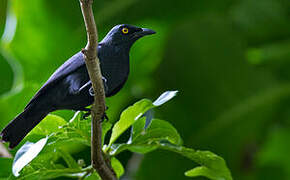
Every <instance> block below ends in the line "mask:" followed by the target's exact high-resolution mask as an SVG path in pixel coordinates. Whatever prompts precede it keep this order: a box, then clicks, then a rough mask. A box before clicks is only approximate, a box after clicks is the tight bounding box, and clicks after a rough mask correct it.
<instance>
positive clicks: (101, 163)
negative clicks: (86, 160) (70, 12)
mask: <svg viewBox="0 0 290 180" xmlns="http://www.w3.org/2000/svg"><path fill="white" fill-rule="evenodd" d="M92 3H93V0H80V4H81V10H82V14H83V17H84V21H85V26H86V31H87V38H88V43H87V45H86V47H85V49H83V50H82V52H83V54H84V57H85V62H86V67H87V69H88V73H89V76H90V79H91V82H92V86H93V89H94V94H95V96H94V103H93V105H92V108H91V114H92V134H91V159H92V166H93V168H94V169H96V170H97V172H98V174H99V175H100V176H101V178H102V179H103V180H116V179H117V178H116V173H115V172H114V171H113V170H112V168H111V167H110V165H109V164H108V163H106V161H105V158H104V156H103V152H102V126H101V121H102V118H103V116H104V113H105V110H106V105H105V91H104V86H103V81H102V75H101V70H100V62H99V59H98V56H97V47H98V35H97V27H96V24H95V19H94V14H93V9H92Z"/></svg>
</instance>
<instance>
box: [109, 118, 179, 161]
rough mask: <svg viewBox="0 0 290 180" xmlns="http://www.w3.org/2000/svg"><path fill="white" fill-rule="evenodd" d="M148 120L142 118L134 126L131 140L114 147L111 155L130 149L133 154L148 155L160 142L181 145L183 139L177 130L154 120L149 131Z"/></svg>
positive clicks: (164, 122)
mask: <svg viewBox="0 0 290 180" xmlns="http://www.w3.org/2000/svg"><path fill="white" fill-rule="evenodd" d="M145 121H146V118H145V117H143V118H140V119H138V120H137V121H136V123H135V124H134V125H133V129H132V134H131V137H130V140H129V141H128V142H127V143H126V144H119V145H114V146H112V151H111V152H110V154H111V155H113V156H115V155H116V154H118V153H120V152H122V151H124V150H126V149H128V150H130V151H132V152H138V153H142V154H144V153H148V152H150V151H152V150H155V149H156V148H157V146H156V143H158V142H159V141H162V140H163V141H169V142H170V143H172V144H176V145H181V144H182V139H181V137H180V135H179V133H178V132H177V130H176V129H175V128H174V127H173V126H172V125H171V124H170V123H169V122H167V121H164V120H160V119H153V120H152V122H151V124H150V125H149V127H148V128H147V129H144V126H145Z"/></svg>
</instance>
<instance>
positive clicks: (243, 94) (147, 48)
mask: <svg viewBox="0 0 290 180" xmlns="http://www.w3.org/2000/svg"><path fill="white" fill-rule="evenodd" d="M94 12H95V17H96V21H97V24H98V30H99V36H100V39H101V38H102V37H104V35H105V34H106V32H108V31H109V30H110V28H112V27H113V26H114V25H116V24H121V23H128V24H134V25H138V26H141V27H147V28H151V29H154V30H155V31H157V34H156V35H154V36H150V37H146V38H143V39H141V40H139V41H138V42H137V43H136V44H135V45H134V46H133V48H132V50H131V53H130V57H131V67H130V71H131V72H130V77H129V80H128V82H127V83H126V85H125V87H124V88H123V89H122V91H121V92H120V93H118V94H117V95H116V96H114V97H112V98H109V99H108V100H107V104H108V106H109V107H110V109H109V110H108V115H109V117H110V119H111V120H112V121H114V120H117V119H118V116H119V114H120V112H121V111H122V109H124V108H125V107H127V106H128V105H130V104H132V103H133V102H135V101H136V100H139V99H141V98H144V97H148V98H151V99H155V98H156V97H158V96H159V94H161V92H163V91H166V90H179V94H178V96H177V97H176V98H174V100H172V101H170V102H169V103H167V104H166V105H164V106H163V107H161V108H160V109H159V110H157V111H155V112H154V113H155V115H156V116H157V117H158V118H162V119H165V120H167V121H170V122H171V123H172V124H173V125H174V126H175V127H176V129H177V130H178V131H179V133H180V134H181V136H182V137H183V140H184V144H185V145H186V146H187V147H192V148H195V149H202V150H210V151H212V152H215V153H216V154H218V155H220V156H222V157H223V158H224V159H225V160H226V162H227V164H228V167H229V168H230V170H231V172H232V175H233V178H234V179H249V180H252V179H253V180H254V179H261V180H267V179H290V157H289V152H290V143H289V139H290V71H289V70H290V23H289V20H290V1H289V0H256V1H253V0H232V1H230V0H218V1H217V0H207V1H204V0H195V1H193V0H180V1H171V0H168V1H165V0H160V1H156V0H146V1H144V0H143V1H141V0H107V1H104V0H99V1H96V0H95V2H94ZM0 37H2V38H1V46H0V83H1V84H0V128H3V127H4V126H5V125H6V124H7V123H8V122H9V121H10V120H11V119H13V117H14V116H16V115H17V113H19V112H21V110H22V109H23V108H24V106H25V104H26V103H27V102H28V100H29V99H30V98H31V97H32V96H33V94H34V93H35V92H36V91H37V90H38V89H39V88H40V86H41V85H42V84H43V83H44V82H45V81H46V80H47V79H48V78H49V76H50V75H51V74H52V73H53V72H54V70H55V69H56V68H57V67H58V66H60V65H61V64H62V63H63V62H64V61H65V60H66V59H68V58H69V57H71V56H72V55H73V54H75V53H76V52H78V51H79V50H80V49H81V48H82V47H84V46H85V44H86V33H85V29H84V24H83V19H82V15H81V12H80V7H79V2H78V1H77V0H61V1H59V0H38V1H35V0H25V1H21V0H13V1H12V0H11V1H7V0H1V1H0ZM56 114H59V115H61V116H63V117H65V118H66V119H67V120H69V119H70V117H71V116H72V114H73V112H70V111H60V112H56ZM12 153H14V151H13V152H12ZM80 153H82V154H83V155H84V156H89V151H84V152H80ZM131 155H132V154H131V153H122V154H120V155H119V157H118V158H119V159H121V160H122V163H123V164H124V165H126V166H127V167H136V168H137V170H136V171H135V170H132V168H129V169H130V170H129V171H128V172H130V173H131V174H129V176H132V177H134V178H133V179H137V180H147V179H167V180H176V179H178V180H182V179H190V178H188V177H185V176H184V174H183V173H184V171H186V170H188V169H189V168H191V167H192V162H191V161H189V160H187V159H185V158H183V157H180V156H178V155H176V154H174V153H169V152H164V151H157V152H152V153H150V154H147V155H145V156H144V157H141V158H140V157H139V156H138V157H136V156H135V155H134V158H133V159H132V158H131ZM136 159H137V160H136ZM128 160H129V161H128ZM139 161H140V163H138V162H139ZM133 169H134V168H133ZM0 171H1V169H0ZM132 171H134V172H132ZM196 179H198V178H196ZM200 179H202V178H200Z"/></svg>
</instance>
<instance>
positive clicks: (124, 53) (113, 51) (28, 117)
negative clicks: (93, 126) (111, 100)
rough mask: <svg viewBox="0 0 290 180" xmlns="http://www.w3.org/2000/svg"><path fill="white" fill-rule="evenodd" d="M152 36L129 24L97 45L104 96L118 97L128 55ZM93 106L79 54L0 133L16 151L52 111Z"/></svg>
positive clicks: (56, 72) (108, 34) (85, 70)
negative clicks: (140, 40)
mask: <svg viewBox="0 0 290 180" xmlns="http://www.w3.org/2000/svg"><path fill="white" fill-rule="evenodd" d="M155 33H156V32H155V31H153V30H151V29H148V28H141V27H137V26H134V25H129V24H119V25H116V26H114V27H113V28H112V29H111V30H110V31H109V32H108V33H107V35H106V36H105V37H104V38H103V40H102V41H101V42H99V43H98V47H97V48H98V58H99V60H100V68H101V73H102V79H103V84H104V90H105V96H106V97H111V96H113V95H115V94H116V93H118V92H119V91H120V90H121V89H122V87H123V86H124V84H125V82H126V81H127V79H128V75H129V69H130V63H129V52H130V49H131V47H132V45H133V44H134V43H135V42H136V41H137V40H138V39H140V38H141V37H144V36H147V35H151V34H155ZM93 102H94V94H93V89H92V84H91V81H90V78H89V75H88V71H87V68H86V64H85V60H84V55H83V53H82V51H79V52H78V53H76V54H75V55H73V56H72V57H71V58H69V59H68V60H67V61H66V62H64V64H62V65H61V66H60V67H59V68H58V69H57V70H56V71H55V72H54V73H53V74H52V75H51V76H50V78H49V79H48V80H47V81H46V82H45V83H44V85H43V86H42V87H41V88H40V89H39V90H38V92H37V93H36V94H35V95H34V96H33V97H32V99H31V100H30V101H29V102H28V104H27V105H26V107H25V108H24V110H23V112H21V113H20V114H19V115H17V116H16V117H15V118H14V119H13V120H12V121H11V122H10V123H9V124H8V125H7V126H6V127H5V128H4V129H3V130H2V132H1V133H0V137H2V138H1V139H2V141H4V142H9V148H10V149H13V148H14V147H16V146H17V145H18V144H19V143H20V142H21V141H22V139H24V137H25V136H26V135H27V134H28V133H29V132H30V131H31V130H32V129H33V128H34V127H35V126H36V125H37V124H38V123H39V122H40V121H41V120H42V119H44V118H45V117H46V116H47V115H48V114H49V113H51V112H53V111H56V110H64V109H65V110H74V111H88V110H89V109H88V108H87V107H88V106H89V105H91V104H92V103H93Z"/></svg>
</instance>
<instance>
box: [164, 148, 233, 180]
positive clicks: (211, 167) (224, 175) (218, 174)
mask: <svg viewBox="0 0 290 180" xmlns="http://www.w3.org/2000/svg"><path fill="white" fill-rule="evenodd" d="M158 146H159V148H160V149H164V150H169V151H173V152H176V153H178V154H180V155H182V156H184V157H187V158H188V159H190V160H192V161H194V162H196V163H198V164H199V165H201V166H199V167H197V168H194V169H192V170H189V171H187V172H186V173H185V175H186V176H190V177H196V176H205V177H208V178H209V179H212V180H232V176H231V173H230V171H229V169H228V168H227V165H226V163H225V161H224V159H223V158H221V157H220V156H218V155H216V154H214V153H212V152H210V151H196V150H194V149H190V148H186V147H183V146H176V145H173V144H170V143H167V142H161V143H160V144H159V145H158Z"/></svg>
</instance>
